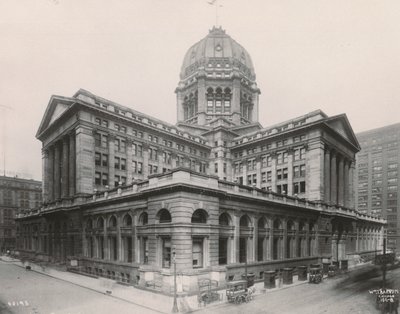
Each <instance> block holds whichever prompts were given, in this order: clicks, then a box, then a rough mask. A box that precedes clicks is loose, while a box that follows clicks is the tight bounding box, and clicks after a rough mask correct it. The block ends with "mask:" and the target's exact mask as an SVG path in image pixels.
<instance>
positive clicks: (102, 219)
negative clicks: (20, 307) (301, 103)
mask: <svg viewBox="0 0 400 314" xmlns="http://www.w3.org/2000/svg"><path fill="white" fill-rule="evenodd" d="M176 94H177V106H178V111H177V115H178V123H177V125H171V124H168V123H165V122H163V121H161V120H158V119H155V118H153V117H150V116H147V115H145V114H142V113H140V112H137V111H135V110H133V109H130V108H128V107H124V106H122V105H119V104H116V103H115V102H112V101H109V100H107V99H104V98H101V97H99V96H96V95H94V94H92V93H90V92H88V91H85V90H79V91H78V92H77V93H76V94H75V95H74V96H73V97H62V96H52V97H51V99H50V102H49V105H48V107H47V109H46V112H45V114H44V117H43V119H42V122H41V125H40V127H39V130H38V133H37V138H38V139H39V140H40V141H42V143H43V150H42V151H43V178H44V191H43V198H44V201H45V205H44V207H43V208H41V209H40V210H38V211H32V212H31V213H30V214H25V215H20V216H19V219H18V222H19V225H20V234H19V239H20V241H19V243H18V244H19V249H20V254H24V255H27V256H30V257H33V256H36V258H38V259H41V260H51V261H57V262H65V261H68V260H70V259H77V260H78V261H79V265H80V266H81V270H83V271H86V272H90V273H94V274H96V275H98V276H107V277H110V278H116V279H118V280H121V281H129V282H133V283H135V284H138V285H140V286H146V285H147V286H152V287H153V288H158V289H161V290H163V291H165V292H169V291H170V289H171V286H172V276H171V275H172V268H171V261H172V259H171V253H172V247H173V246H175V247H176V261H177V270H178V272H179V273H181V274H182V276H181V277H180V280H182V285H183V289H184V290H195V289H197V281H198V279H199V278H203V277H206V278H211V279H215V280H218V281H219V282H220V284H224V283H225V281H226V280H231V279H232V278H235V277H240V275H241V274H242V273H243V272H244V267H245V264H244V263H245V262H247V264H248V265H247V267H248V269H249V271H252V272H254V273H256V274H257V276H259V275H260V274H262V272H263V271H264V270H266V269H276V268H281V267H283V266H296V265H307V264H310V263H315V262H318V261H321V260H325V261H341V260H349V259H350V260H352V261H353V260H356V258H354V257H357V256H359V255H360V254H361V255H362V254H367V255H368V254H370V253H371V252H372V250H374V249H375V247H376V246H377V245H379V244H380V243H381V237H382V232H383V221H382V220H380V219H377V218H374V217H370V216H367V215H361V214H359V213H356V212H355V211H354V204H353V199H354V196H353V193H352V191H353V188H354V186H353V175H352V171H353V167H354V161H355V153H356V152H357V151H358V150H359V144H358V142H357V139H356V137H355V136H354V134H353V131H352V129H351V126H350V124H349V122H348V120H347V118H346V116H345V115H344V114H342V115H337V116H334V117H328V116H327V115H325V114H324V113H323V112H321V111H319V110H317V111H314V112H311V113H309V114H305V115H304V116H301V117H298V118H295V119H292V120H289V121H286V122H284V123H280V124H277V125H274V126H271V127H268V128H263V127H262V126H261V125H260V123H259V122H258V96H259V94H260V91H259V89H258V88H257V84H256V82H255V74H254V68H253V65H252V62H251V58H250V56H249V54H248V53H247V52H246V50H245V49H244V48H243V47H242V46H240V45H239V44H238V43H237V42H235V41H234V40H233V39H232V38H231V37H229V36H228V35H226V33H225V31H223V30H222V29H220V28H219V29H217V28H214V29H212V30H211V31H210V33H209V34H208V35H207V36H206V37H205V38H204V39H202V40H201V41H200V42H198V43H197V44H195V45H193V46H192V47H191V48H190V49H189V51H188V52H187V54H186V56H185V58H184V62H183V66H182V70H181V76H180V82H179V84H178V88H177V89H176ZM27 243H29V245H27ZM33 252H35V254H33Z"/></svg>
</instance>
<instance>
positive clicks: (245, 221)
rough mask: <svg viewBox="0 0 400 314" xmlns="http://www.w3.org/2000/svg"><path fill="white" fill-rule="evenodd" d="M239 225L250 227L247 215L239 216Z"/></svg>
mask: <svg viewBox="0 0 400 314" xmlns="http://www.w3.org/2000/svg"><path fill="white" fill-rule="evenodd" d="M239 224H240V227H250V218H249V216H247V215H243V216H242V217H240V223H239Z"/></svg>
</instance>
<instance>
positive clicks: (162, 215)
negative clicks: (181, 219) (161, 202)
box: [158, 208, 172, 223]
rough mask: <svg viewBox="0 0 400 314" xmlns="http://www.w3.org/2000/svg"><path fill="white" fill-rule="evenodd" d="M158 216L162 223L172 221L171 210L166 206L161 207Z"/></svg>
mask: <svg viewBox="0 0 400 314" xmlns="http://www.w3.org/2000/svg"><path fill="white" fill-rule="evenodd" d="M158 217H159V219H160V223H168V222H171V220H172V219H171V214H170V213H169V211H168V210H167V209H165V208H163V209H161V210H160V211H159V212H158Z"/></svg>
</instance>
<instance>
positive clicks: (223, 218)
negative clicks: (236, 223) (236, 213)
mask: <svg viewBox="0 0 400 314" xmlns="http://www.w3.org/2000/svg"><path fill="white" fill-rule="evenodd" d="M230 220H231V219H230V217H229V215H228V214H227V213H222V214H221V215H220V216H219V225H220V226H229V225H230Z"/></svg>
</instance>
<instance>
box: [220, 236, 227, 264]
mask: <svg viewBox="0 0 400 314" xmlns="http://www.w3.org/2000/svg"><path fill="white" fill-rule="evenodd" d="M227 263H228V239H227V238H219V245H218V264H219V265H226V264H227Z"/></svg>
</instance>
